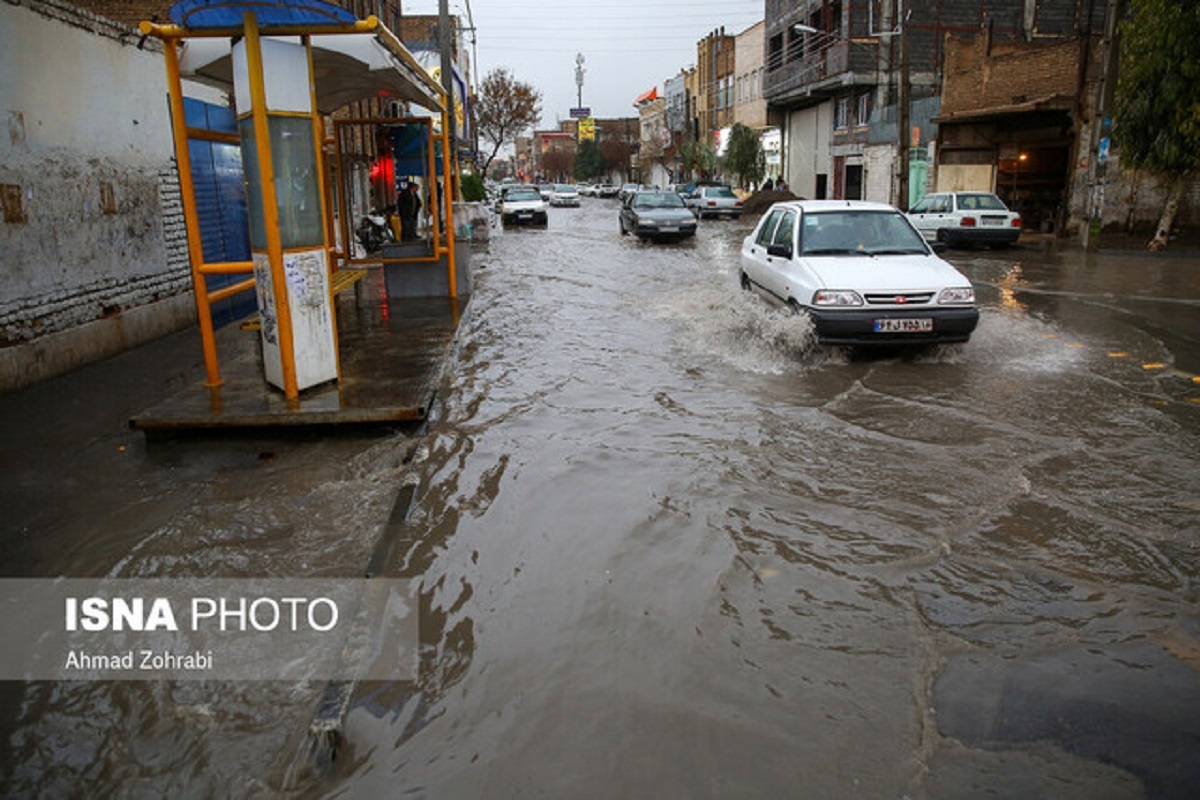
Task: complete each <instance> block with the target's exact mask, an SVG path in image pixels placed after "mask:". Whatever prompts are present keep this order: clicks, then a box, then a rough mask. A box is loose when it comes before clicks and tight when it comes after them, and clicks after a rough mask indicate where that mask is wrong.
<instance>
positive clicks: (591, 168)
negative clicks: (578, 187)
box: [574, 139, 604, 181]
mask: <svg viewBox="0 0 1200 800" xmlns="http://www.w3.org/2000/svg"><path fill="white" fill-rule="evenodd" d="M574 172H575V179H576V180H580V181H588V180H591V179H593V178H598V177H599V176H601V175H603V174H604V156H602V155H601V154H600V145H598V144H596V141H595V140H594V139H585V140H584V141H582V142H580V143H579V150H578V152H576V153H575V170H574Z"/></svg>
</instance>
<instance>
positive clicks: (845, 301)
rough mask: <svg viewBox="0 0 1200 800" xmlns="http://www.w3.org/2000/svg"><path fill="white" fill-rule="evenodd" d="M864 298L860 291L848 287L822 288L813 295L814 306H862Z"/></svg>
mask: <svg viewBox="0 0 1200 800" xmlns="http://www.w3.org/2000/svg"><path fill="white" fill-rule="evenodd" d="M862 304H863V299H862V297H861V296H859V294H858V292H851V291H849V290H846V289H821V290H819V291H817V293H816V294H814V295H813V305H814V306H861V305H862Z"/></svg>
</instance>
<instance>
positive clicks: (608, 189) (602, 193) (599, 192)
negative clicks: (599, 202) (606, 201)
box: [596, 183, 620, 197]
mask: <svg viewBox="0 0 1200 800" xmlns="http://www.w3.org/2000/svg"><path fill="white" fill-rule="evenodd" d="M619 192H620V190H619V189H617V186H616V184H614V183H597V184H596V196H597V197H616V196H617V194H618V193H619Z"/></svg>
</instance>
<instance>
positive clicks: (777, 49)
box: [767, 33, 783, 72]
mask: <svg viewBox="0 0 1200 800" xmlns="http://www.w3.org/2000/svg"><path fill="white" fill-rule="evenodd" d="M782 66H783V34H782V33H777V34H775V35H774V36H772V37H771V40H770V41H769V42H768V43H767V70H769V71H771V72H773V71H775V70H777V69H779V68H780V67H782Z"/></svg>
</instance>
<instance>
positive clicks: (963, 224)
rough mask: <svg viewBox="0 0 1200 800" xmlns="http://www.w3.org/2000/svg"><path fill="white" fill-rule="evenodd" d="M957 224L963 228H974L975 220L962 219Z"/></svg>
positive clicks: (971, 218) (969, 218)
mask: <svg viewBox="0 0 1200 800" xmlns="http://www.w3.org/2000/svg"><path fill="white" fill-rule="evenodd" d="M958 224H959V225H960V226H961V227H963V228H974V227H975V218H974V217H963V218H962V220H961V221H960V222H959V223H958Z"/></svg>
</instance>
